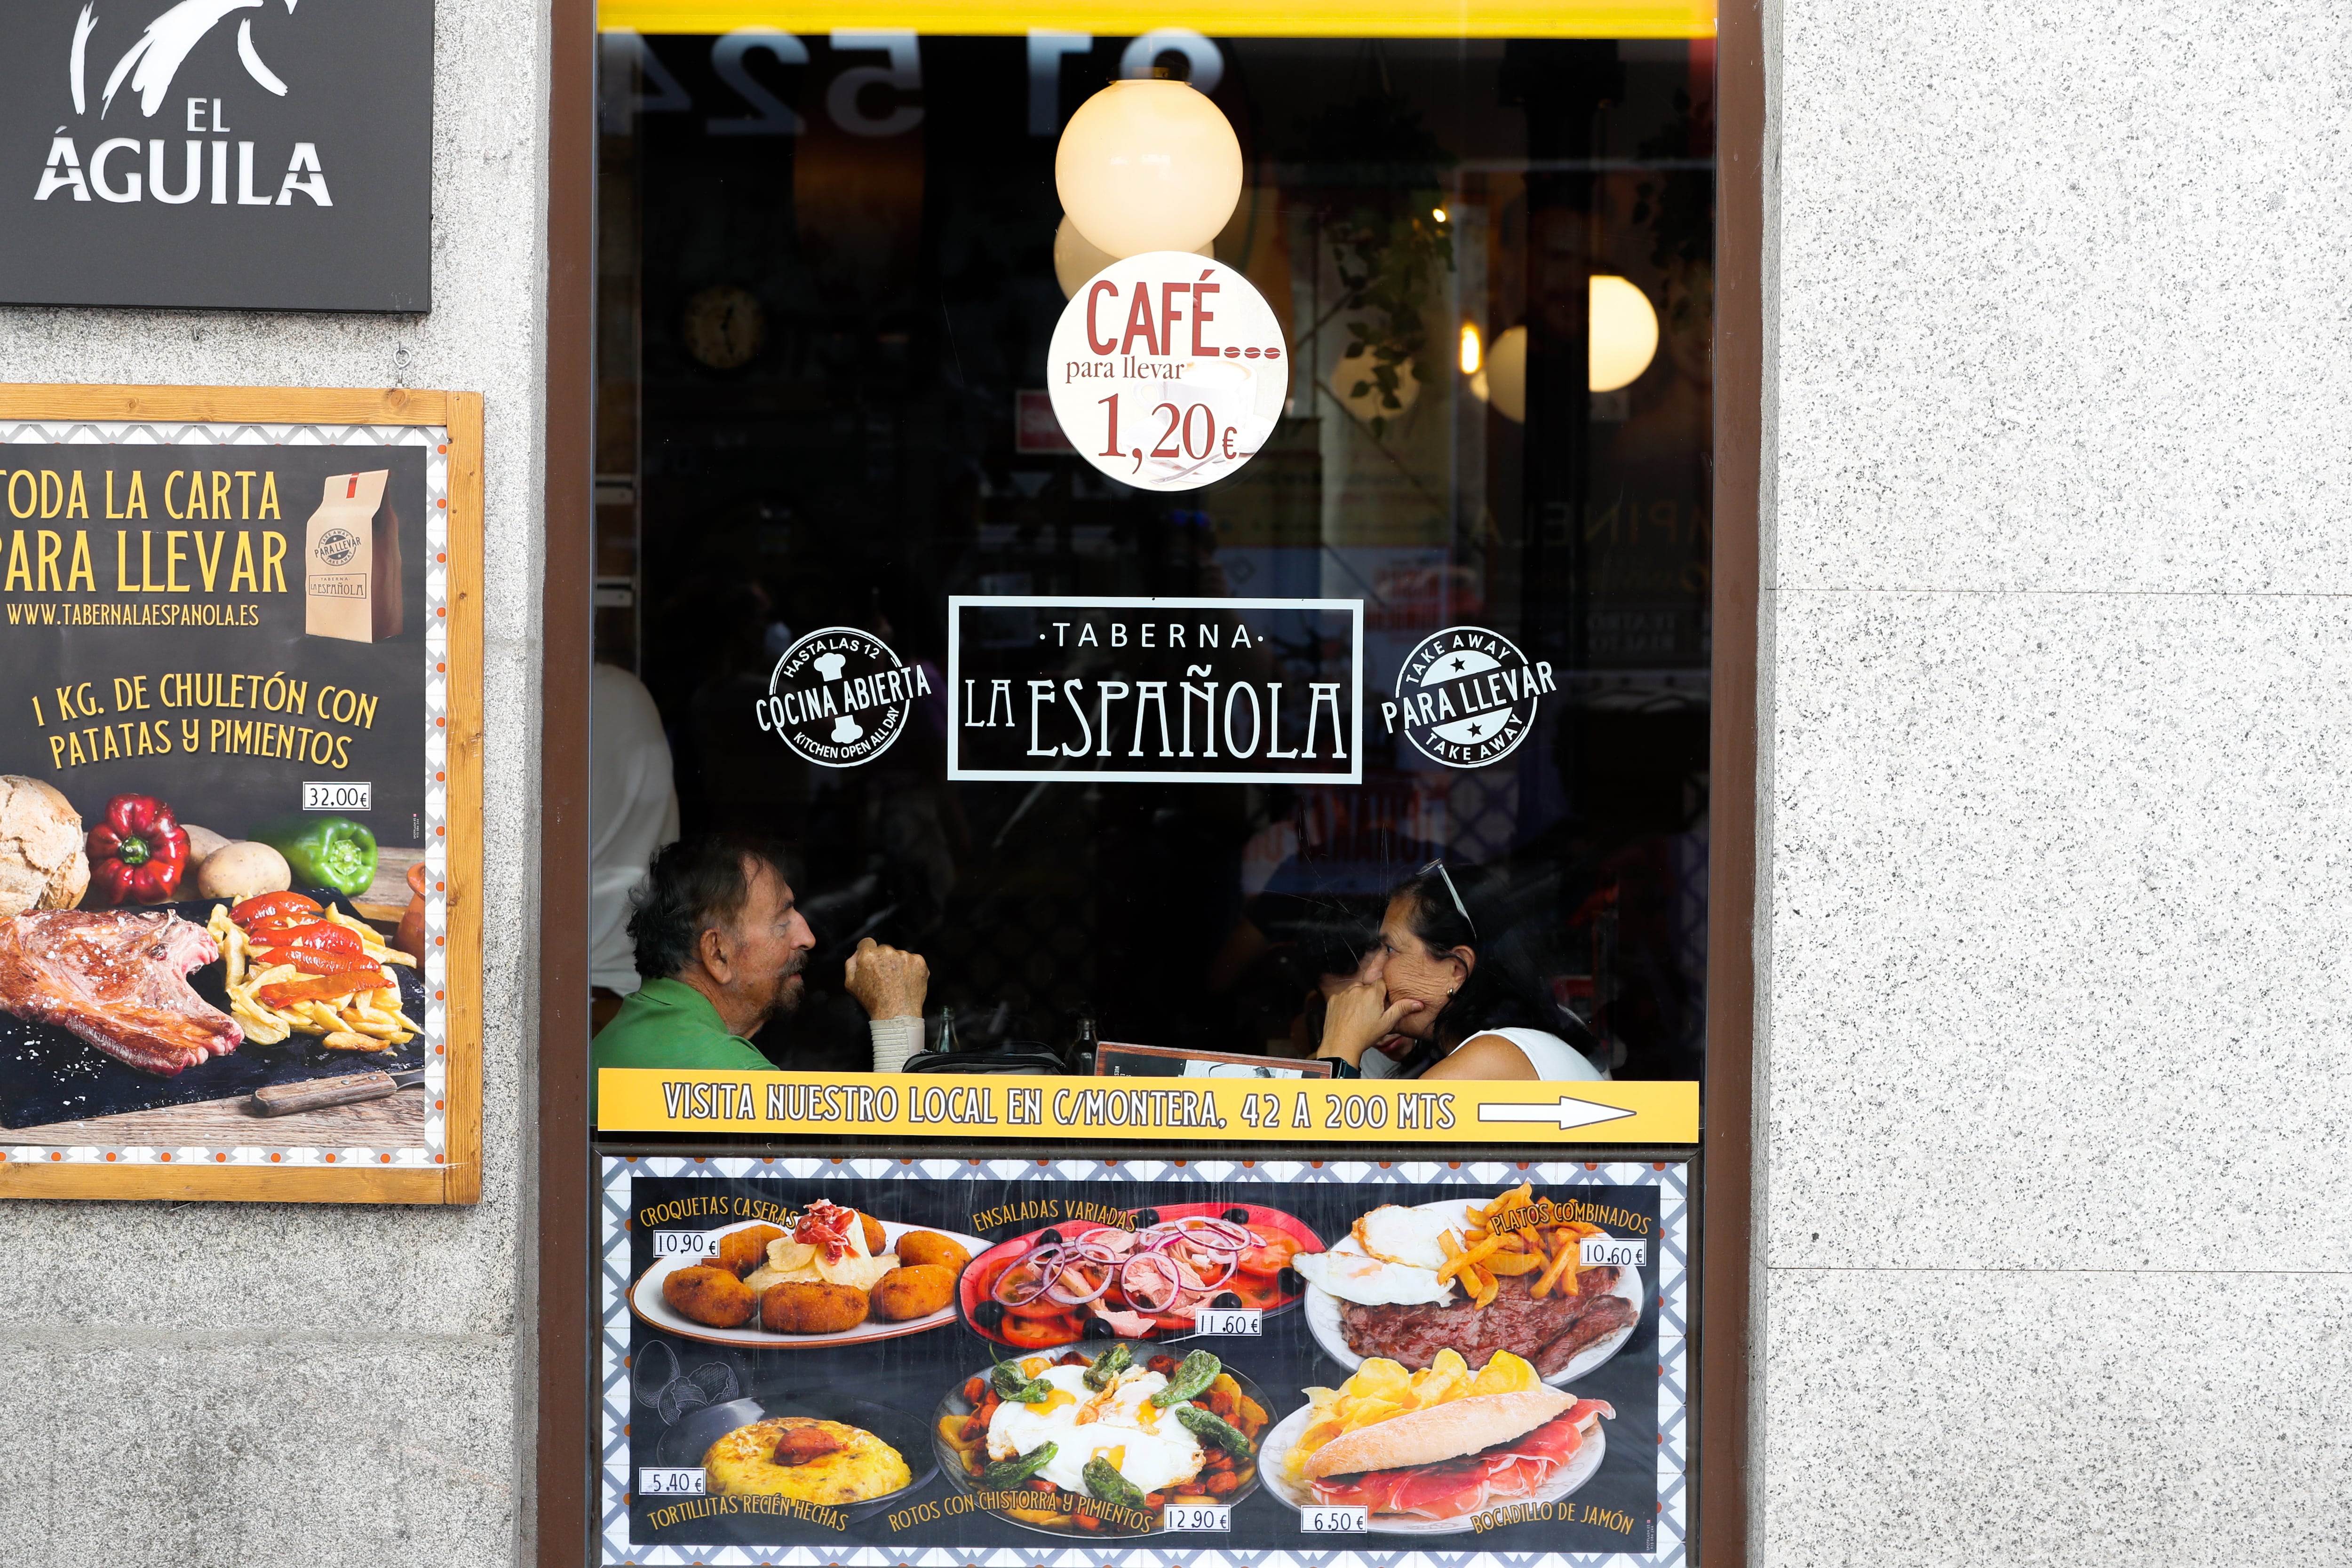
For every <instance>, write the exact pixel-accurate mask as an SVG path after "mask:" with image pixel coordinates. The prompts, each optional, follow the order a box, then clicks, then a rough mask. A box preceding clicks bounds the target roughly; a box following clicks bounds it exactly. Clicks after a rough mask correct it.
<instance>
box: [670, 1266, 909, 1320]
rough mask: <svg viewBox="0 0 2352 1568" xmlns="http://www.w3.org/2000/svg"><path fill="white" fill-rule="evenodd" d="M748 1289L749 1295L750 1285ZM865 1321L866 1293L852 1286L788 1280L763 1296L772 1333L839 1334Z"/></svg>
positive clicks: (762, 1315) (764, 1313)
mask: <svg viewBox="0 0 2352 1568" xmlns="http://www.w3.org/2000/svg"><path fill="white" fill-rule="evenodd" d="M892 1271H893V1272H896V1271H897V1270H892ZM671 1278H673V1279H675V1278H677V1276H676V1275H672V1276H671ZM731 1278H732V1276H731V1275H730V1279H731ZM737 1282H738V1283H739V1284H740V1281H737ZM744 1289H745V1292H746V1293H747V1294H748V1293H749V1291H750V1287H748V1286H746V1287H744ZM865 1321H866V1292H865V1291H861V1290H858V1289H856V1287H855V1286H851V1285H803V1284H801V1283H798V1282H797V1281H789V1280H788V1281H785V1282H784V1283H782V1284H781V1285H771V1286H769V1287H768V1290H767V1293H766V1294H765V1295H762V1296H761V1298H760V1326H761V1328H763V1329H766V1330H768V1331H769V1332H770V1333H841V1332H842V1331H843V1330H845V1329H854V1328H856V1326H857V1325H858V1324H859V1323H862V1322H865Z"/></svg>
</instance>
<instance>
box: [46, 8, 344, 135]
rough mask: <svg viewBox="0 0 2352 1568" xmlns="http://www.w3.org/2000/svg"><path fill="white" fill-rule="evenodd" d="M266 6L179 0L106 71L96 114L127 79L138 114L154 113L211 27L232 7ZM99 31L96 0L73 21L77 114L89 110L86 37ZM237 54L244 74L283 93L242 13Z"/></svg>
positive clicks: (107, 105) (110, 103) (103, 115)
mask: <svg viewBox="0 0 2352 1568" xmlns="http://www.w3.org/2000/svg"><path fill="white" fill-rule="evenodd" d="M297 3H298V0H286V13H287V15H288V16H292V15H293V13H294V7H295V5H296V4H297ZM255 10H261V11H266V10H267V0H180V3H179V4H178V5H174V6H173V7H172V8H171V9H170V10H168V11H166V12H164V13H163V15H162V16H158V17H156V18H155V19H154V20H153V21H152V22H150V23H148V24H147V30H146V31H145V32H143V33H142V34H140V35H139V41H138V42H137V43H135V44H133V45H131V47H130V48H128V49H126V50H124V51H123V55H122V57H121V59H119V60H117V61H116V62H115V63H114V69H113V70H111V71H110V72H109V73H108V74H107V78H106V86H105V87H104V88H103V89H100V91H101V93H102V95H103V96H101V97H100V99H99V104H98V117H99V118H100V120H103V119H105V118H106V111H107V110H110V109H112V108H113V107H114V95H115V94H116V93H117V92H119V91H121V89H122V87H123V84H124V79H125V78H129V83H130V86H131V90H132V91H133V92H135V93H137V94H138V95H139V112H140V113H142V114H143V115H147V116H149V117H151V118H152V116H153V114H154V112H155V111H156V110H158V109H161V108H162V107H163V99H164V95H165V94H167V93H169V92H170V91H171V90H172V78H173V77H174V76H177V75H178V74H179V70H180V66H181V64H182V62H184V60H186V59H187V57H188V55H189V52H190V51H191V50H193V49H194V48H195V47H196V46H197V45H198V44H201V43H203V42H204V41H205V38H206V37H209V36H210V35H211V33H212V30H213V29H214V28H215V27H217V26H220V25H221V23H223V22H225V21H226V20H227V19H228V16H229V14H230V13H231V12H235V11H255ZM97 30H98V5H97V3H96V0H90V4H89V5H84V6H83V7H82V8H81V16H80V19H79V21H77V22H76V23H75V24H74V36H73V57H72V61H71V66H70V74H71V77H72V81H73V106H74V112H75V113H76V114H87V113H89V89H88V88H87V86H86V85H85V84H86V83H87V81H88V79H89V38H90V35H91V34H92V33H94V32H96V31H97ZM236 57H237V59H238V61H239V62H241V63H242V64H243V65H244V67H245V72H246V75H247V76H249V77H251V78H253V79H254V80H255V81H256V82H257V83H258V84H259V85H260V86H261V88H262V89H263V90H265V91H267V92H269V93H272V94H274V95H275V96H277V97H278V98H284V97H285V96H286V84H285V82H284V81H282V80H280V79H279V78H278V73H277V72H275V71H273V70H271V69H270V68H269V67H268V65H266V64H264V63H263V61H262V58H261V53H260V51H259V50H257V49H256V48H255V47H254V46H253V18H252V17H250V16H243V17H239V18H238V19H237V24H236Z"/></svg>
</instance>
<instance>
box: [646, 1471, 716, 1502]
mask: <svg viewBox="0 0 2352 1568" xmlns="http://www.w3.org/2000/svg"><path fill="white" fill-rule="evenodd" d="M702 1490H703V1489H702V1467H701V1466H699V1465H697V1466H695V1467H693V1468H692V1469H656V1467H654V1466H652V1465H642V1466H640V1467H638V1469H637V1495H638V1496H639V1497H700V1496H701V1495H702Z"/></svg>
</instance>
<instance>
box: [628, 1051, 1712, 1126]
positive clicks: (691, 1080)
mask: <svg viewBox="0 0 2352 1568" xmlns="http://www.w3.org/2000/svg"><path fill="white" fill-rule="evenodd" d="M596 1096H597V1106H598V1113H597V1119H596V1127H597V1130H598V1131H599V1132H604V1133H702V1134H712V1133H723V1134H746V1133H773V1134H782V1135H787V1136H793V1137H823V1136H826V1135H832V1136H845V1135H856V1136H860V1137H871V1136H875V1135H877V1134H881V1135H892V1136H901V1137H921V1138H940V1137H955V1138H1106V1137H1108V1138H1148V1139H1160V1140H1169V1141H1176V1142H1186V1141H1191V1142H1200V1141H1205V1140H1210V1139H1217V1140H1229V1141H1241V1142H1254V1143H1273V1142H1281V1143H1333V1144H1348V1145H1366V1144H1368V1143H1372V1142H1377V1143H1379V1144H1381V1145H1389V1144H1398V1143H1408V1144H1465V1143H1467V1144H1531V1143H1544V1144H1696V1143H1697V1142H1698V1085H1697V1084H1696V1083H1691V1082H1676V1083H1638V1082H1628V1083H1590V1082H1577V1083H1552V1082H1543V1083H1538V1082H1517V1083H1497V1082H1467V1081H1460V1082H1455V1081H1444V1080H1441V1081H1439V1082H1434V1083H1431V1082H1421V1081H1419V1080H1408V1081H1405V1082H1383V1081H1368V1080H1364V1079H1355V1078H1350V1079H1344V1080H1339V1079H1328V1078H1014V1077H1007V1076H995V1075H985V1074H972V1075H963V1074H950V1073H944V1072H924V1073H898V1072H887V1073H886V1072H832V1073H814V1072H759V1073H729V1072H688V1071H668V1070H666V1069H663V1068H656V1067H607V1068H604V1069H603V1070H601V1071H599V1072H598V1073H597V1075H596Z"/></svg>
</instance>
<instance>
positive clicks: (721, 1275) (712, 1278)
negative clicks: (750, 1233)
mask: <svg viewBox="0 0 2352 1568" xmlns="http://www.w3.org/2000/svg"><path fill="white" fill-rule="evenodd" d="M662 1300H663V1301H667V1302H668V1303H669V1304H670V1305H671V1306H672V1307H674V1308H676V1309H677V1311H678V1312H680V1313H682V1314H683V1315H685V1316H687V1317H689V1318H692V1319H693V1320H694V1321H695V1322H698V1323H708V1324H709V1325H710V1326H711V1327H712V1328H715V1329H731V1328H737V1327H740V1326H741V1325H742V1324H744V1323H746V1322H750V1321H751V1314H752V1313H753V1312H757V1311H758V1310H759V1306H760V1298H759V1297H757V1296H755V1295H753V1294H752V1293H751V1286H749V1285H747V1284H745V1283H744V1282H743V1281H740V1280H739V1279H737V1278H736V1277H735V1276H734V1275H732V1274H730V1273H729V1272H728V1271H727V1270H724V1269H712V1268H709V1267H696V1268H692V1269H679V1270H674V1271H672V1273H671V1274H670V1276H669V1278H668V1279H667V1280H664V1281H662ZM861 1315H862V1314H861Z"/></svg>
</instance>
